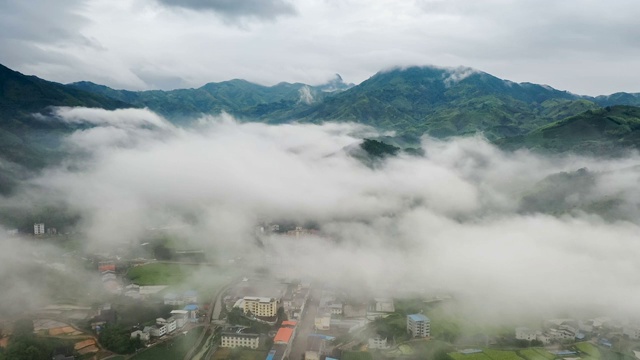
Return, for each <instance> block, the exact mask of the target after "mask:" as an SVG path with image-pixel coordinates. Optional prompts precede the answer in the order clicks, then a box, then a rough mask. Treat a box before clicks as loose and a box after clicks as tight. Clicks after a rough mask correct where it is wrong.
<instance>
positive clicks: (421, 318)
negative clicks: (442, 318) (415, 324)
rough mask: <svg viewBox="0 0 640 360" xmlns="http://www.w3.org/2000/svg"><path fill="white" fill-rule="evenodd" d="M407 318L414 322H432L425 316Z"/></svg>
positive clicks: (416, 315) (418, 315) (414, 315)
mask: <svg viewBox="0 0 640 360" xmlns="http://www.w3.org/2000/svg"><path fill="white" fill-rule="evenodd" d="M407 317H408V318H409V319H411V320H412V321H430V320H429V318H428V317H426V316H424V315H423V314H411V315H407Z"/></svg>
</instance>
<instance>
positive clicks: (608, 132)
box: [496, 106, 640, 156]
mask: <svg viewBox="0 0 640 360" xmlns="http://www.w3.org/2000/svg"><path fill="white" fill-rule="evenodd" d="M496 144H498V145H499V146H501V147H502V148H504V149H508V150H515V149H519V148H527V149H531V150H534V151H539V152H543V153H556V154H557V153H565V152H575V153H581V154H586V155H596V156H603V155H607V156H609V155H620V154H624V153H625V152H626V151H628V150H629V149H640V108H638V107H632V106H612V107H606V108H603V109H596V110H589V111H586V112H584V113H581V114H579V115H575V116H572V117H569V118H566V119H563V120H560V121H557V122H553V123H550V124H548V125H545V126H543V127H540V128H538V129H536V130H534V131H531V132H529V133H528V134H526V135H520V136H515V137H511V138H504V139H500V140H498V141H496Z"/></svg>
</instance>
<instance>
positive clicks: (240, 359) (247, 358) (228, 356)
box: [213, 348, 268, 360]
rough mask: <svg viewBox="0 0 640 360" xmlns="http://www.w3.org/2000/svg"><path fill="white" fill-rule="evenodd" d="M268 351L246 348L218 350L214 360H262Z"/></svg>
mask: <svg viewBox="0 0 640 360" xmlns="http://www.w3.org/2000/svg"><path fill="white" fill-rule="evenodd" d="M267 353H268V351H264V350H251V349H246V348H233V349H232V348H218V349H217V350H216V352H215V354H214V355H213V359H214V360H264V359H265V358H266V357H267Z"/></svg>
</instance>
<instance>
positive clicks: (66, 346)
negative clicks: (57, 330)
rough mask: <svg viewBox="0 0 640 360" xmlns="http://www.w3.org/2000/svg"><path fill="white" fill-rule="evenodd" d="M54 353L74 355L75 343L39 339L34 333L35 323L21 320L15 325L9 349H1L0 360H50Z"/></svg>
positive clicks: (29, 320)
mask: <svg viewBox="0 0 640 360" xmlns="http://www.w3.org/2000/svg"><path fill="white" fill-rule="evenodd" d="M54 352H64V353H68V354H72V353H73V343H72V342H71V341H67V340H60V339H55V338H42V337H37V336H35V334H34V333H33V321H32V320H31V319H21V320H17V321H16V322H15V323H14V328H13V335H12V336H11V340H10V342H9V345H8V346H7V348H6V349H2V348H0V360H13V359H20V360H40V359H49V358H51V357H52V356H53V354H54Z"/></svg>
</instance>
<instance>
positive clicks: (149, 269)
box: [127, 263, 198, 286]
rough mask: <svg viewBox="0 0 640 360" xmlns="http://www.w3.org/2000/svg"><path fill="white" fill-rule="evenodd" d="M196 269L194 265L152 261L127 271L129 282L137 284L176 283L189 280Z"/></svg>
mask: <svg viewBox="0 0 640 360" xmlns="http://www.w3.org/2000/svg"><path fill="white" fill-rule="evenodd" d="M196 270H198V266H195V265H181V264H165V263H152V264H147V265H142V266H136V267H133V268H131V269H129V271H128V272H127V277H128V278H129V279H130V280H131V282H133V283H135V284H138V285H143V286H144V285H176V284H181V283H183V282H186V281H188V280H189V278H190V276H191V275H192V274H193V273H194V272H195V271H196Z"/></svg>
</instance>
